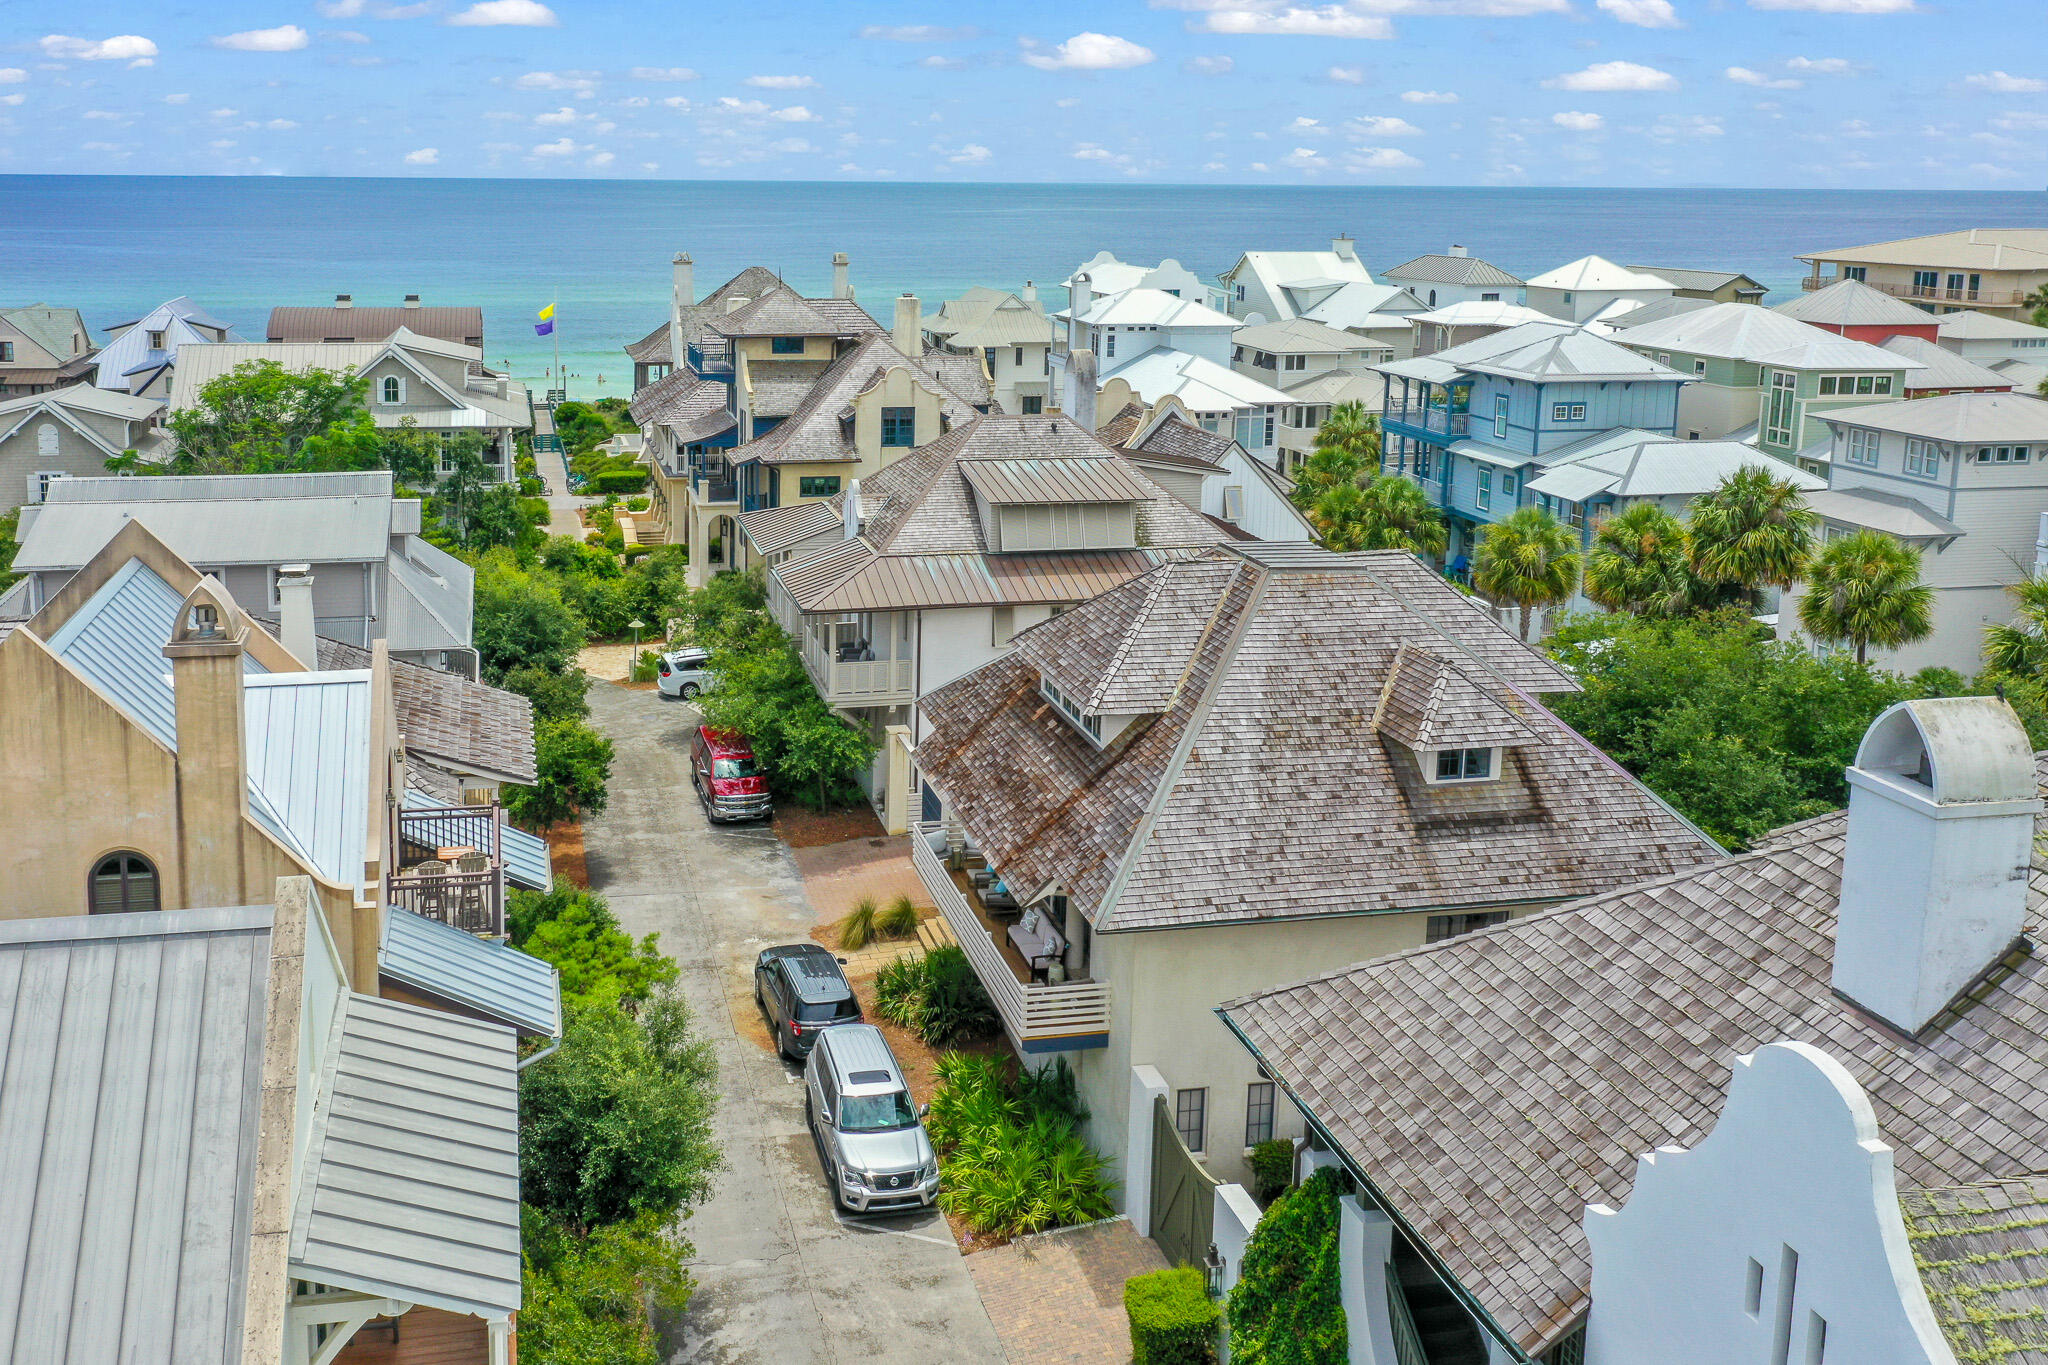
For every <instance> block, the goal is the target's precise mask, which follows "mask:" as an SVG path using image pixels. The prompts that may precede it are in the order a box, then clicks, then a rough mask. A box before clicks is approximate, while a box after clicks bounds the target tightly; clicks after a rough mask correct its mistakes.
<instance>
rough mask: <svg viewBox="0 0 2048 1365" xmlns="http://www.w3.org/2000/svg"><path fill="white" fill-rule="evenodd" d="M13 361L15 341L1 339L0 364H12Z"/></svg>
mask: <svg viewBox="0 0 2048 1365" xmlns="http://www.w3.org/2000/svg"><path fill="white" fill-rule="evenodd" d="M13 363H14V343H13V342H11V341H0V365H12V364H13Z"/></svg>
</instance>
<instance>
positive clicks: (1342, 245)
mask: <svg viewBox="0 0 2048 1365" xmlns="http://www.w3.org/2000/svg"><path fill="white" fill-rule="evenodd" d="M1330 250H1332V251H1334V252H1336V253H1337V259H1338V260H1340V261H1355V260H1357V259H1358V244H1357V243H1356V242H1353V241H1352V240H1351V234H1350V233H1348V232H1340V233H1338V234H1337V235H1336V236H1335V237H1332V238H1331V239H1330Z"/></svg>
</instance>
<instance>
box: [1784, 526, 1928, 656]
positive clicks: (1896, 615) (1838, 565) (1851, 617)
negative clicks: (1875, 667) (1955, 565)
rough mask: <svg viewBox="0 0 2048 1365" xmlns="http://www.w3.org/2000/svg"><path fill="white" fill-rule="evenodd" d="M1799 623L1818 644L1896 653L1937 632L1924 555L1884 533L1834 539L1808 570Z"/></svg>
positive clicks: (1866, 653) (1864, 653)
mask: <svg viewBox="0 0 2048 1365" xmlns="http://www.w3.org/2000/svg"><path fill="white" fill-rule="evenodd" d="M1799 624H1800V625H1802V626H1805V627H1806V629H1807V632H1808V633H1809V634H1811V635H1812V636H1813V637H1814V638H1815V639H1816V640H1823V641H1826V642H1828V643H1830V644H1837V643H1847V644H1853V645H1855V646H1856V662H1857V663H1859V664H1860V663H1865V662H1867V661H1868V659H1869V656H1870V646H1872V645H1877V646H1879V647H1880V648H1884V649H1895V648H1897V647H1898V646H1900V645H1903V644H1910V643H1911V642H1912V641H1914V640H1918V639H1921V638H1922V637H1924V636H1925V635H1926V634H1927V633H1928V632H1929V631H1931V630H1933V629H1934V589H1932V588H1930V587H1928V586H1927V585H1926V584H1925V583H1922V582H1921V581H1920V552H1919V551H1918V550H1915V549H1913V548H1912V547H1911V546H1909V545H1905V544H1902V543H1901V542H1899V541H1897V540H1895V539H1893V538H1892V537H1891V536H1888V535H1886V534H1884V532H1882V531H1856V532H1852V533H1851V534H1849V535H1846V536H1843V537H1841V538H1840V539H1839V540H1831V541H1829V542H1828V544H1827V547H1826V548H1825V549H1823V550H1822V551H1821V552H1820V553H1819V554H1818V555H1816V556H1814V559H1813V562H1812V563H1811V564H1810V565H1808V566H1807V569H1806V595H1805V596H1804V597H1801V598H1800V599H1799Z"/></svg>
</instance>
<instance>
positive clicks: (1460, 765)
mask: <svg viewBox="0 0 2048 1365" xmlns="http://www.w3.org/2000/svg"><path fill="white" fill-rule="evenodd" d="M1497 752H1498V751H1497V750H1495V749H1485V748H1478V749H1439V750H1437V751H1436V776H1435V777H1434V778H1432V779H1431V781H1434V782H1488V781H1491V780H1492V779H1493V775H1494V772H1495V771H1496V770H1497V769H1498V768H1499V767H1500V764H1499V762H1498V761H1497V760H1496V758H1495V754H1496V753H1497Z"/></svg>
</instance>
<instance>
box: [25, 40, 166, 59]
mask: <svg viewBox="0 0 2048 1365" xmlns="http://www.w3.org/2000/svg"><path fill="white" fill-rule="evenodd" d="M38 46H40V47H41V48H42V49H43V55H44V56H45V57H54V58H55V59H56V60H58V61H60V62H127V63H129V64H130V65H133V66H148V65H149V64H150V62H151V61H153V60H154V59H155V57H156V44H155V43H153V42H151V41H150V40H149V39H147V38H142V37H138V36H137V35H135V34H133V33H123V34H120V35H119V36H117V37H113V38H101V39H98V40H97V41H95V40H94V39H91V38H71V37H67V36H66V35H64V34H62V33H52V34H49V35H47V36H46V37H44V38H43V39H42V41H41V42H40V43H39V44H38Z"/></svg>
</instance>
